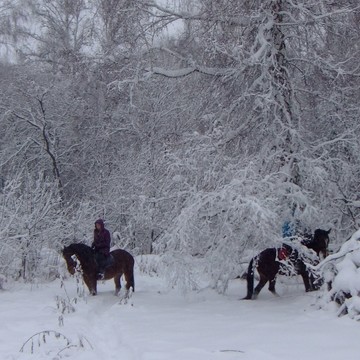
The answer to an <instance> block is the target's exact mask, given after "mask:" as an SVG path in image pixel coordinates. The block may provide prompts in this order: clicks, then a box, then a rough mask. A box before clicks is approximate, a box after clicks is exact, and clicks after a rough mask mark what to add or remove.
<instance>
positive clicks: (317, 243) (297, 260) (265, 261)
mask: <svg viewBox="0 0 360 360" xmlns="http://www.w3.org/2000/svg"><path fill="white" fill-rule="evenodd" d="M330 231H331V229H330V230H329V231H325V230H321V229H317V230H315V233H314V237H313V238H311V239H307V240H303V241H301V245H305V246H306V247H307V248H308V249H312V250H314V251H315V253H316V255H315V253H313V255H312V254H311V253H309V252H308V251H304V250H302V249H301V245H300V246H297V247H296V246H292V244H283V246H282V247H281V248H268V249H265V250H263V251H262V252H261V253H260V254H258V255H257V256H255V257H254V258H253V259H251V261H250V264H249V267H248V271H247V275H246V280H247V295H246V297H245V298H244V299H247V300H250V299H256V297H257V296H258V295H259V293H260V291H261V289H262V288H263V287H264V286H265V284H266V283H267V282H269V291H270V292H272V293H273V294H274V295H277V294H276V291H275V283H276V276H277V275H278V274H280V275H289V276H291V275H301V277H302V279H303V282H304V285H305V291H313V290H317V289H318V288H319V287H320V285H319V284H320V282H321V281H319V279H318V278H317V276H316V274H314V273H313V272H311V271H310V269H309V268H308V267H307V265H306V263H310V264H313V265H314V263H316V262H319V255H320V254H323V255H324V256H326V255H327V247H328V245H329V233H330ZM294 245H295V244H294ZM255 269H256V270H257V272H258V273H259V276H260V280H259V283H258V285H257V286H256V287H255V289H254V272H255Z"/></svg>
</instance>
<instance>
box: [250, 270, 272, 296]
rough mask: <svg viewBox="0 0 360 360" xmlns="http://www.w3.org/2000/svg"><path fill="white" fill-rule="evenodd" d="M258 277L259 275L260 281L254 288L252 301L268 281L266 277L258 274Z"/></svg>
mask: <svg viewBox="0 0 360 360" xmlns="http://www.w3.org/2000/svg"><path fill="white" fill-rule="evenodd" d="M259 275H260V281H259V283H258V284H257V285H256V287H255V289H254V295H253V299H256V298H257V296H258V295H259V293H260V291H261V289H262V288H263V287H264V286H265V284H266V283H267V282H268V280H269V279H268V278H267V277H266V276H264V274H262V273H259Z"/></svg>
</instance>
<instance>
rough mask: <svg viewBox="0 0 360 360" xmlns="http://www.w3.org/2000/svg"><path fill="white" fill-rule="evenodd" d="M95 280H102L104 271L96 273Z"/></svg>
mask: <svg viewBox="0 0 360 360" xmlns="http://www.w3.org/2000/svg"><path fill="white" fill-rule="evenodd" d="M97 280H104V273H101V272H99V273H97Z"/></svg>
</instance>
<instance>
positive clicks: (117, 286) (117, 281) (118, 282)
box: [114, 273, 122, 296]
mask: <svg viewBox="0 0 360 360" xmlns="http://www.w3.org/2000/svg"><path fill="white" fill-rule="evenodd" d="M121 276H122V274H121V273H120V274H117V275H115V276H114V283H115V295H116V296H117V295H119V292H120V290H121Z"/></svg>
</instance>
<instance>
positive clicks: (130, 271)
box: [126, 259, 135, 292]
mask: <svg viewBox="0 0 360 360" xmlns="http://www.w3.org/2000/svg"><path fill="white" fill-rule="evenodd" d="M134 262H135V261H134V259H133V261H131V262H130V264H129V265H128V266H127V279H126V282H127V284H128V289H130V288H132V291H133V292H135V279H134Z"/></svg>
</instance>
